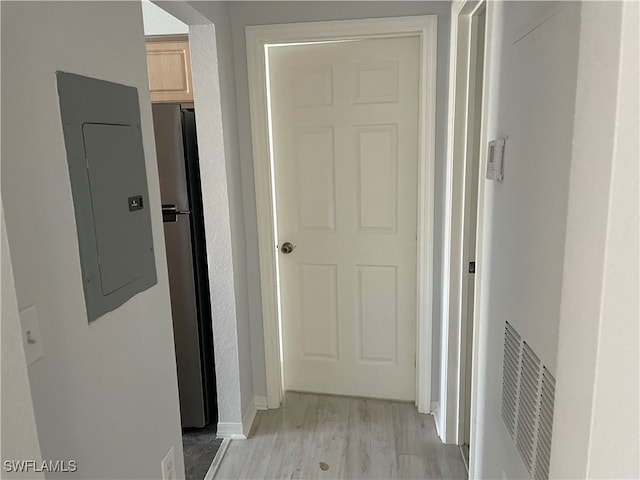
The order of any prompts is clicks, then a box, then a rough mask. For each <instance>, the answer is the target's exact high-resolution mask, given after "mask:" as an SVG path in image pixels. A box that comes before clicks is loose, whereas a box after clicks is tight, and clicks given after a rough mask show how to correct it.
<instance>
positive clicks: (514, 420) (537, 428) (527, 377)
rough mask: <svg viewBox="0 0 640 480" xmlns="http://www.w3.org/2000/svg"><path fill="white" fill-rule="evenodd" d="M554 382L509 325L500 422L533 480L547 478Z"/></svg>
mask: <svg viewBox="0 0 640 480" xmlns="http://www.w3.org/2000/svg"><path fill="white" fill-rule="evenodd" d="M554 392H555V379H554V378H553V375H551V373H550V372H549V370H548V369H547V368H546V367H545V366H543V365H542V362H541V361H540V359H539V357H538V356H537V355H536V353H535V352H534V351H533V349H532V348H531V347H530V346H529V345H528V344H527V343H526V342H525V341H523V339H522V338H521V337H520V335H519V334H518V332H517V331H516V330H515V329H514V328H513V326H512V325H511V324H509V323H508V322H507V323H506V325H505V332H504V367H503V376H502V419H503V421H504V423H505V425H506V427H507V430H508V431H509V434H510V435H511V436H512V437H513V439H514V440H515V446H516V448H517V450H518V452H519V453H520V456H521V457H522V460H523V461H524V464H525V465H526V467H527V470H528V471H529V473H531V474H532V475H533V477H534V479H535V480H545V479H548V478H549V459H550V455H551V434H552V425H553V402H554Z"/></svg>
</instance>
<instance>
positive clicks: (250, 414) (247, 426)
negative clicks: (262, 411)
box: [242, 397, 258, 438]
mask: <svg viewBox="0 0 640 480" xmlns="http://www.w3.org/2000/svg"><path fill="white" fill-rule="evenodd" d="M256 413H258V409H257V408H256V399H255V397H254V399H253V402H249V407H248V408H247V411H246V412H245V413H244V416H243V417H242V434H243V435H244V438H249V432H250V431H251V426H252V425H253V421H254V420H255V418H256Z"/></svg>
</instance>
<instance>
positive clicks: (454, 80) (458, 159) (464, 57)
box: [436, 0, 493, 478]
mask: <svg viewBox="0 0 640 480" xmlns="http://www.w3.org/2000/svg"><path fill="white" fill-rule="evenodd" d="M483 6H484V7H485V8H486V10H485V45H484V47H485V48H484V64H483V79H482V81H483V87H482V107H481V114H480V115H481V119H482V120H481V126H480V158H479V167H478V168H479V170H478V193H477V194H478V210H477V220H476V224H477V230H476V249H475V252H476V253H475V259H476V273H475V280H476V283H475V301H474V311H475V312H477V313H478V312H480V311H481V305H480V299H481V291H480V290H481V285H480V282H479V279H480V278H481V273H482V268H483V261H482V258H481V257H482V241H483V218H484V203H483V198H484V186H485V179H484V171H485V169H486V152H487V149H486V145H487V129H486V123H487V119H488V111H489V105H490V102H489V74H490V64H491V56H492V51H491V50H492V45H491V44H490V39H491V32H492V21H493V5H492V2H490V1H486V0H457V1H455V2H454V3H453V4H452V6H451V43H450V63H449V108H448V112H449V113H448V115H449V118H448V135H447V169H446V185H445V188H446V197H445V202H446V203H445V228H444V259H443V262H444V263H443V279H442V284H443V289H442V344H441V346H440V349H441V350H440V351H441V372H440V404H439V409H438V411H437V413H436V426H437V430H438V434H439V435H440V438H441V439H442V441H443V442H444V443H455V444H461V443H462V441H463V439H462V432H463V426H462V418H463V417H462V413H463V412H462V409H463V408H464V402H461V395H460V392H461V382H462V381H464V378H463V373H464V365H462V361H463V359H464V358H465V355H466V339H465V335H464V333H465V331H466V327H467V325H466V312H463V311H462V306H463V301H464V289H463V285H466V284H465V283H463V280H464V278H465V276H464V274H463V270H464V267H465V266H464V265H463V264H462V259H463V257H464V249H465V244H464V228H463V225H464V220H465V210H464V204H465V202H464V195H465V190H466V188H465V173H466V172H467V158H466V148H462V149H460V150H458V149H456V148H454V147H455V145H456V144H457V142H464V143H465V144H466V138H467V127H468V112H469V102H468V99H469V88H470V87H471V88H475V85H472V86H470V85H469V82H468V78H469V75H468V73H469V66H470V65H471V63H472V61H474V59H473V58H472V54H473V51H474V50H475V49H472V48H470V44H469V35H470V34H471V28H470V27H471V18H472V17H473V16H474V15H475V14H476V13H477V12H478V11H479V10H480V9H481V8H482V7H483ZM460 80H462V83H460ZM460 118H463V119H467V121H464V120H463V121H462V122H461V121H460ZM480 320H481V317H480V316H479V315H476V317H475V322H474V325H473V361H472V375H471V378H472V380H471V421H470V424H471V439H472V444H471V448H470V462H469V463H470V473H471V471H472V470H473V461H474V454H475V448H474V443H475V442H474V438H475V426H476V425H475V424H476V422H475V419H476V404H477V392H476V385H477V375H478V372H477V358H478V347H479V345H478V331H479V321H480ZM470 478H471V477H470Z"/></svg>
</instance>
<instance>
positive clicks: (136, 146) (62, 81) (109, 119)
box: [56, 72, 157, 322]
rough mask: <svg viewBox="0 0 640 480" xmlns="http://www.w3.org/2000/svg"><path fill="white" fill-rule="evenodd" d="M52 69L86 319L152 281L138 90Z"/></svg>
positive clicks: (124, 300)
mask: <svg viewBox="0 0 640 480" xmlns="http://www.w3.org/2000/svg"><path fill="white" fill-rule="evenodd" d="M56 74H57V80H58V94H59V98H60V113H61V117H62V126H63V132H64V141H65V147H66V150H67V162H68V167H69V178H70V180H71V191H72V195H73V203H74V211H75V217H76V227H77V233H78V245H79V251H80V264H81V268H82V277H83V278H82V280H83V286H84V296H85V304H86V307H87V316H88V320H89V322H92V321H94V320H96V319H97V318H99V317H100V316H102V315H104V314H105V313H107V312H109V311H111V310H114V309H116V308H118V307H119V306H120V305H122V304H123V303H125V302H126V301H127V300H129V299H130V298H131V297H133V296H134V295H135V294H137V293H139V292H142V291H144V290H146V289H148V288H149V287H151V286H153V285H155V284H156V282H157V279H156V268H155V255H154V249H153V235H152V231H151V215H150V212H149V206H150V205H149V193H148V189H147V176H146V164H145V157H144V149H143V145H142V133H141V130H140V107H139V102H138V91H137V89H136V88H134V87H129V86H125V85H120V84H117V83H112V82H107V81H103V80H97V79H93V78H89V77H84V76H81V75H75V74H70V73H65V72H56Z"/></svg>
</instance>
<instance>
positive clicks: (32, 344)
mask: <svg viewBox="0 0 640 480" xmlns="http://www.w3.org/2000/svg"><path fill="white" fill-rule="evenodd" d="M20 325H21V327H22V344H23V345H24V355H25V357H26V359H27V365H31V364H32V363H33V362H35V361H36V360H38V359H39V358H40V357H42V356H43V355H44V349H43V348H42V336H41V335H40V325H39V323H38V312H37V310H36V306H35V305H31V306H30V307H27V308H25V309H24V310H22V311H21V312H20Z"/></svg>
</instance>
